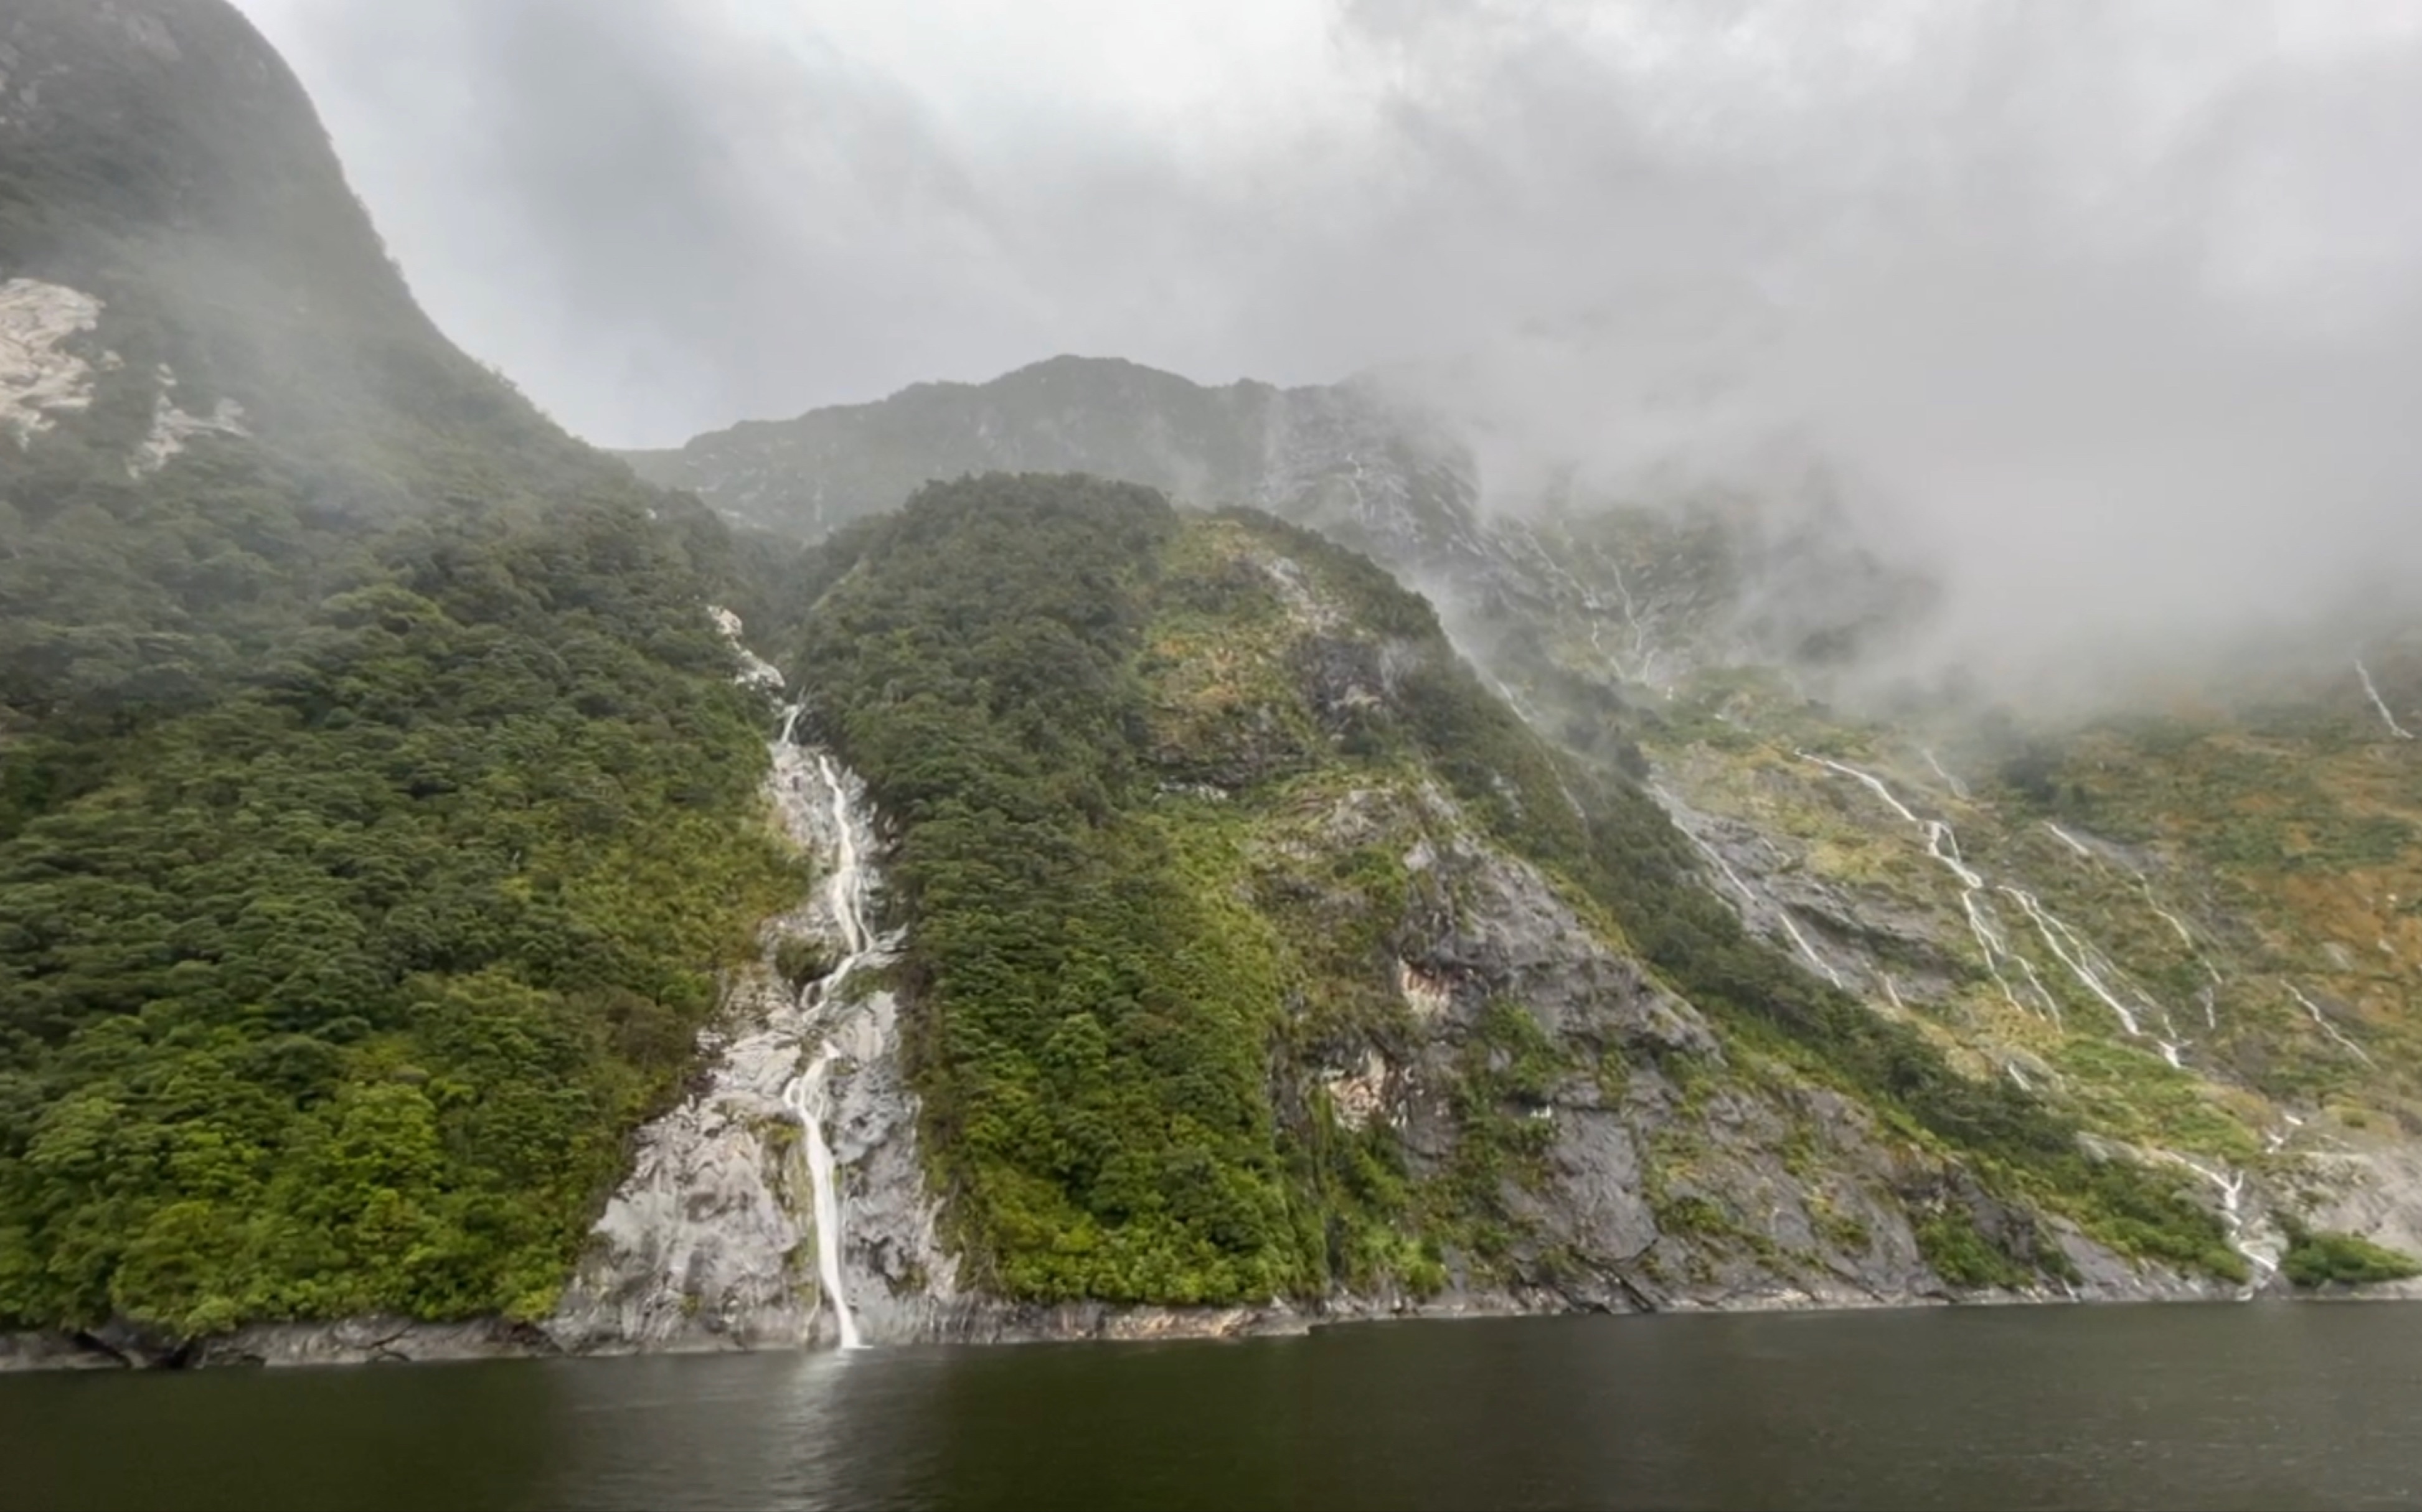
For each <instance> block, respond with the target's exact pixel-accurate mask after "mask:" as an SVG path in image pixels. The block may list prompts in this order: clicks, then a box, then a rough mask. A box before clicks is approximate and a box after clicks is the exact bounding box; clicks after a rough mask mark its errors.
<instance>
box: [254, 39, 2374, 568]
mask: <svg viewBox="0 0 2422 1512" xmlns="http://www.w3.org/2000/svg"><path fill="white" fill-rule="evenodd" d="M238 3H239V4H241V5H243V6H244V8H245V9H246V10H247V11H248V12H250V13H251V14H252V15H253V16H254V18H255V19H256V20H257V21H258V22H259V23H260V24H261V25H262V27H263V28H264V29H265V30H266V31H267V32H268V33H269V35H270V36H271V38H272V39H274V40H275V42H276V43H277V44H278V45H279V46H280V47H281V49H283V50H284V52H285V53H286V54H287V55H288V57H289V58H290V59H291V61H292V62H293V63H294V65H295V67H296V68H297V70H299V71H300V72H301V73H302V75H303V78H304V80H305V82H306V84H307V85H308V86H309V87H310V88H311V90H312V93H313V95H314V97H315V98H316V99H317V101H318V102H319V104H320V107H321V109H322V113H323V115H324V117H325V118H326V120H327V122H328V125H329V128H330V130H331V132H332V133H333V134H334V136H335V138H336V141H337V145H338V149H339V151H340V152H341V153H342V155H343V156H344V158H345V161H346V164H347V166H348V169H349V171H350V172H351V174H352V177H353V179H354V184H355V186H356V187H357V189H358V190H359V191H360V192H361V194H362V195H363V197H364V198H365V199H366V200H367V201H368V202H369V204H370V210H371V211H372V213H373V215H374V216H375V217H376V219H377V220H378V222H379V225H380V226H381V228H382V229H383V231H384V232H385V236H386V238H387V240H388V242H389V243H390V245H391V246H392V248H393V249H394V251H395V252H396V254H397V255H398V257H400V259H401V262H402V264H403V266H404V268H405V270H406V272H407V273H408V274H409V275H410V276H411V278H412V280H413V282H414V285H415V287H416V288H417V290H418V291H419V293H420V295H421V297H422V299H423V300H424V302H425V303H426V304H428V305H429V307H430V308H431V310H432V312H433V314H434V315H435V316H436V317H437V319H438V320H440V322H441V323H443V324H444V325H445V326H446V327H447V329H448V331H449V332H450V333H451V334H453V335H455V337H456V338H457V339H458V340H460V341H461V342H463V343H464V345H465V346H466V347H468V348H469V349H470V350H471V351H474V352H476V353H477V354H478V355H480V356H481V357H483V358H485V359H488V360H490V361H492V362H494V363H495V364H497V365H498V366H501V367H503V368H504V369H505V370H506V371H508V372H509V373H511V374H512V375H513V376H514V377H515V378H516V379H517V380H518V381H519V382H521V383H522V384H523V386H524V387H525V388H526V389H527V390H528V391H529V392H530V393H531V394H532V395H533V396H534V397H537V398H538V399H539V400H540V401H541V402H542V403H543V404H545V405H546V406H547V407H548V408H549V409H550V410H551V411H553V412H554V413H556V414H557V415H558V417H559V418H561V419H562V420H564V421H565V422H566V423H567V424H569V425H570V426H572V427H573V428H574V429H576V430H578V431H580V432H581V433H583V434H585V435H588V436H590V438H592V439H595V440H598V441H601V442H604V443H606V444H623V445H630V444H673V443H677V442H679V441H681V440H683V439H684V438H685V437H687V436H688V435H690V434H692V433H694V432H696V431H698V430H700V429H710V428H717V427H720V426H723V425H727V424H729V423H731V422H732V421H734V420H737V419H741V418H744V417H773V416H783V415H789V414H793V413H798V412H800V411H802V410H804V409H807V408H809V407H810V406H813V405H818V404H826V403H833V402H839V401H848V400H860V399H867V398H873V397H880V396H881V395H884V394H886V393H889V392H890V391H892V390H894V389H896V388H898V387H900V386H902V385H904V384H905V383H908V382H914V381H917V380H920V379H928V378H959V379H983V378H986V377H990V376H992V375H994V374H996V373H999V372H1000V371H1002V370H1005V369H1007V368H1010V367H1013V366H1019V365H1021V364H1024V363H1027V362H1030V361H1033V360H1036V359H1038V358H1041V357H1045V356H1048V355H1051V354H1054V353H1057V352H1062V351H1077V352H1084V353H1093V354H1106V355H1121V356H1126V357H1131V358H1134V359H1136V360H1139V361H1142V362H1146V363H1151V364H1154V365H1156V366H1165V367H1170V368H1172V369H1175V370H1177V371H1180V372H1183V373H1186V374H1187V375H1188V376H1191V377H1195V378H1198V379H1201V380H1204V381H1211V382H1225V381H1227V380H1229V379H1233V378H1235V377H1239V376H1255V377H1261V378H1266V379H1270V380H1273V381H1278V382H1319V381H1327V380H1330V379H1333V378H1336V377H1340V376H1343V375H1345V373H1348V372H1350V371H1354V370H1357V369H1360V368H1364V367H1367V366H1374V365H1382V364H1392V363H1397V362H1403V361H1407V360H1413V359H1422V360H1425V361H1427V362H1428V363H1429V366H1428V367H1427V368H1426V369H1425V370H1426V371H1427V373H1428V374H1429V376H1430V377H1431V378H1432V379H1434V380H1436V381H1437V382H1440V383H1443V384H1446V385H1448V387H1449V389H1450V391H1451V393H1452V394H1453V396H1454V397H1455V398H1456V399H1457V400H1458V402H1460V403H1462V404H1463V405H1465V407H1466V408H1468V409H1469V410H1470V411H1471V412H1472V413H1475V414H1476V415H1478V416H1480V417H1481V418H1483V419H1485V420H1487V421H1489V422H1490V423H1491V424H1492V426H1493V432H1492V433H1493V435H1494V436H1495V437H1496V440H1495V441H1494V442H1493V443H1492V445H1493V447H1494V448H1495V450H1494V453H1493V454H1492V467H1493V469H1494V475H1496V476H1497V477H1499V478H1500V479H1504V478H1511V477H1514V476H1516V475H1518V472H1519V469H1520V464H1521V463H1522V462H1523V461H1524V460H1536V459H1539V458H1545V457H1551V456H1566V455H1578V456H1582V457H1584V458H1586V459H1591V460H1596V461H1597V462H1599V463H1601V464H1602V465H1604V466H1605V467H1607V468H1609V469H1611V470H1614V471H1618V472H1619V471H1621V470H1623V469H1626V468H1634V467H1639V466H1644V465H1650V464H1671V463H1672V462H1673V461H1674V460H1675V459H1676V458H1680V459H1684V460H1693V459H1695V460H1698V461H1701V462H1704V463H1705V464H1706V465H1707V466H1709V467H1713V468H1717V469H1720V470H1721V469H1722V468H1725V467H1738V465H1740V463H1741V460H1742V459H1743V458H1746V457H1750V456H1753V455H1765V454H1767V453H1769V452H1771V450H1772V449H1773V446H1774V444H1775V443H1776V441H1777V438H1778V437H1791V436H1797V437H1800V438H1802V440H1804V441H1805V442H1806V443H1807V444H1809V445H1812V446H1814V447H1816V448H1817V449H1819V450H1822V451H1825V452H1826V453H1827V454H1829V455H1832V456H1834V457H1835V458H1837V460H1842V461H1843V462H1844V463H1845V464H1846V465H1848V466H1851V467H1853V468H1854V469H1859V470H1863V471H1864V475H1866V476H1868V477H1869V478H1871V479H1872V480H1873V481H1874V485H1875V489H1876V491H1877V492H1878V493H1879V494H1885V495H1891V496H1894V497H1896V498H1900V499H1903V500H1905V501H1913V502H1915V503H1916V504H1917V505H1918V506H1920V509H1919V513H1920V514H1921V516H1923V517H1924V519H1925V521H1926V522H1928V523H1929V524H1930V525H1931V526H1933V527H1935V528H1937V529H1943V528H1948V529H1949V530H1950V531H1951V532H1952V534H1954V535H1955V536H1957V537H1958V544H1959V546H1960V548H1961V549H1962V551H1963V552H1964V553H1965V554H1966V555H1967V556H1968V557H1969V558H1971V561H1970V570H1971V574H1972V576H1975V575H1979V574H1985V575H1989V573H1987V569H1989V568H2000V567H2005V566H2007V565H2008V564H2012V563H2018V562H2027V563H2032V564H2033V565H2032V566H2031V567H2030V568H2027V569H2023V570H2021V569H2017V568H2012V569H2010V570H2009V571H2007V572H2006V573H2005V578H2006V582H2005V584H2004V586H2003V588H2002V590H2001V591H2002V593H2003V595H2004V598H2005V600H2006V601H2005V602H2004V603H2003V604H2002V606H2001V608H2000V609H1999V610H1997V611H1996V613H1997V614H1998V615H2001V616H2009V615H2013V614H2018V613H2021V612H2023V609H2024V606H2025V605H2026V604H2027V603H2029V602H2036V603H2037V604H2038V606H2040V605H2041V600H2042V596H2043V595H2044V594H2045V593H2046V592H2047V591H2049V590H2051V589H2052V588H2053V587H2055V586H2059V585H2062V584H2063V583H2065V582H2067V583H2068V587H2070V588H2074V589H2075V590H2076V592H2077V593H2078V594H2081V595H2084V596H2088V597H2091V596H2094V595H2100V596H2102V597H2103V598H2105V599H2108V598H2111V597H2113V596H2115V595H2122V594H2133V595H2134V597H2135V598H2136V599H2140V600H2143V601H2144V602H2145V603H2146V604H2147V612H2148V613H2155V614H2159V615H2161V616H2175V614H2176V613H2177V611H2178V604H2176V603H2173V602H2171V601H2170V600H2175V599H2177V598H2178V597H2179V593H2178V592H2176V591H2170V590H2175V589H2178V587H2179V585H2181V584H2185V583H2189V582H2192V583H2193V584H2194V594H2195V595H2198V596H2200V595H2207V594H2209V593H2210V592H2211V591H2212V590H2213V588H2214V586H2215V583H2216V582H2218V585H2220V586H2222V587H2225V589H2226V590H2227V591H2228V592H2230V593H2232V594H2236V595H2238V596H2242V595H2243V594H2244V593H2247V592H2254V591H2256V590H2257V589H2261V590H2264V591H2270V590H2276V591H2278V592H2280V593H2283V594H2284V593H2310V592H2313V591H2318V588H2319V585H2320V584H2321V583H2322V582H2323V580H2324V578H2325V577H2329V576H2330V575H2331V574H2337V575H2340V576H2342V575H2343V572H2344V570H2345V569H2348V568H2349V566H2350V565H2351V564H2367V565H2369V566H2373V567H2380V566H2383V565H2389V566H2395V567H2398V568H2400V569H2401V568H2404V567H2408V566H2410V567H2414V568H2415V569H2422V420H2418V419H2417V417H2422V167H2417V164H2422V6H2414V5H2410V4H2404V3H2400V0H2073V3H2060V0H1861V3H1859V4H1857V5H1848V4H1845V3H1843V0H1464V3H1458V4H1449V3H1445V0H1151V3H1149V4H1140V3H1132V0H410V3H403V0H238ZM1945 522H1949V524H1948V525H1947V526H1946V525H1945ZM2080 532H2084V537H2083V538H2080V536H2079V533H2080ZM2214 538H2225V541H2220V540H2215V539H2214ZM2323 543H2327V544H2323ZM2350 543H2353V544H2350ZM2180 553H2183V554H2182V555H2181V554H2180ZM2196 553H2202V556H2200V557H2198V556H2197V554H2196ZM2086 558H2092V559H2093V560H2094V561H2095V562H2099V563H2100V564H2101V565H2100V567H2099V568H2098V567H2091V566H2087V567H2079V566H2078V564H2079V563H2080V562H2082V561H2084V559H2086ZM2163 561H2169V562H2172V563H2174V564H2175V563H2178V562H2185V563H2187V565H2188V567H2189V568H2193V569H2194V570H2192V571H2190V570H2183V569H2182V570H2179V571H2176V572H2172V573H2169V574H2166V575H2165V576H2164V579H2163V582H2162V584H2158V585H2148V584H2147V582H2146V581H2145V579H2146V577H2147V574H2148V573H2149V572H2150V571H2151V570H2152V569H2153V568H2154V567H2155V566H2156V564H2158V563H2161V562H2163ZM2198 564H2199V565H2198ZM2073 568H2074V569H2076V570H2079V571H2088V572H2099V573H2100V574H2101V575H2100V577H2097V578H2096V579H2095V580H2094V581H2093V582H2092V583H2087V582H2085V581H2084V579H2077V580H2075V581H2069V580H2068V579H2065V578H2064V574H2068V573H2069V572H2071V570H2072V569H2073ZM2250 573H2251V574H2258V576H2259V578H2260V582H2259V583H2257V582H2255V581H2253V579H2251V578H2249V577H2248V574H2250ZM2215 574H2219V575H2220V577H2221V578H2222V579H2225V582H2223V581H2219V579H2216V578H2215ZM2230 574H2234V575H2233V576H2230ZM1971 586H1975V585H1971ZM1986 586H1988V587H1989V586H1990V585H1986Z"/></svg>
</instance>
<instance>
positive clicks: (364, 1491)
mask: <svg viewBox="0 0 2422 1512" xmlns="http://www.w3.org/2000/svg"><path fill="white" fill-rule="evenodd" d="M2417 1346H2422V1308H2415V1307H2409V1306H2398V1305H2388V1304H2380V1305H2363V1306H2347V1307H2320V1306H2301V1307H2290V1306H2258V1305H2257V1306H2215V1307H2162V1308H2107V1309H2091V1310H2088V1309H2015V1308H2013V1309H1992V1310H1977V1311H1967V1310H1961V1311H1941V1312H1924V1313H1904V1314H1870V1315H1855V1316H1831V1317H1816V1316H1801V1317H1788V1316H1786V1317H1697V1318H1650V1319H1561V1320H1556V1319H1540V1320H1528V1321H1515V1322H1499V1323H1456V1324H1435V1325H1398V1326H1375V1327H1368V1328H1358V1329H1345V1330H1337V1331H1332V1332H1328V1333H1322V1334H1319V1335H1316V1336H1314V1337H1312V1338H1307V1339H1269V1340H1257V1341H1251V1342H1247V1343H1240V1344H1186V1345H1142V1346H1130V1347H1109V1346H1034V1347H1029V1348H1012V1349H991V1350H945V1349H919V1350H884V1351H872V1352H868V1353H861V1354H855V1355H850V1356H841V1355H834V1354H820V1355H758V1356H719V1357H703V1358H684V1359H649V1360H619V1361H616V1360H600V1361H562V1362H547V1363H499V1364H479V1365H462V1366H420V1367H410V1368H397V1369H370V1370H359V1371H327V1372H282V1373H265V1372H264V1373H249V1374H238V1373H220V1374H202V1375H196V1376H181V1377H166V1376H159V1377H127V1376H102V1377H89V1376H86V1377H37V1378H19V1379H15V1380H0V1454H5V1455H6V1456H7V1458H6V1460H5V1464H6V1465H7V1467H8V1470H7V1473H6V1474H5V1475H0V1505H6V1506H25V1507H45V1508H52V1507H56V1508H69V1507H91V1508H120V1507H123V1508H147V1509H149V1508H160V1507H186V1506H190V1507H247V1508H258V1507H286V1506H293V1507H314V1508H331V1509H348V1508H372V1507H378V1508H389V1507H392V1508H431V1509H435V1508H449V1509H451V1508H542V1507H544V1508H556V1507H578V1508H595V1509H599V1512H619V1509H624V1508H633V1509H636V1508H651V1509H653V1508H682V1507H725V1506H731V1507H768V1508H784V1509H821V1508H846V1509H856V1508H884V1507H939V1508H963V1507H964V1508H981V1507H1034V1506H1069V1507H1095V1506H1104V1507H1108V1506H1116V1507H1167V1508H1173V1509H1174V1508H1196V1507H1200V1508H1213V1507H1217V1508H1241V1507H1274V1508H1296V1507H1301V1508H1322V1509H1332V1508H1333V1509H1341V1512H1350V1509H1354V1508H1382V1507H1403V1508H1424V1507H1440V1508H1449V1507H1472V1506H1498V1507H1516V1508H1525V1507H1568V1506H1595V1507H1616V1508H1621V1507H1736V1506H1738V1507H1764V1506H1775V1507H1834V1506H1843V1507H1847V1506H1862V1507H1879V1508H1891V1507H1996V1508H1999V1507H2010V1508H2021V1507H2073V1506H2110V1507H2174V1506H2198V1507H2268V1506H2343V1507H2369V1506H2400V1505H2410V1504H2415V1503H2416V1502H2417V1500H2422V1474H2417V1467H2422V1414H2417V1413H2416V1412H2415V1411H2414V1409H2415V1407H2416V1405H2417V1404H2422V1348H2416V1347H2417Z"/></svg>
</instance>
